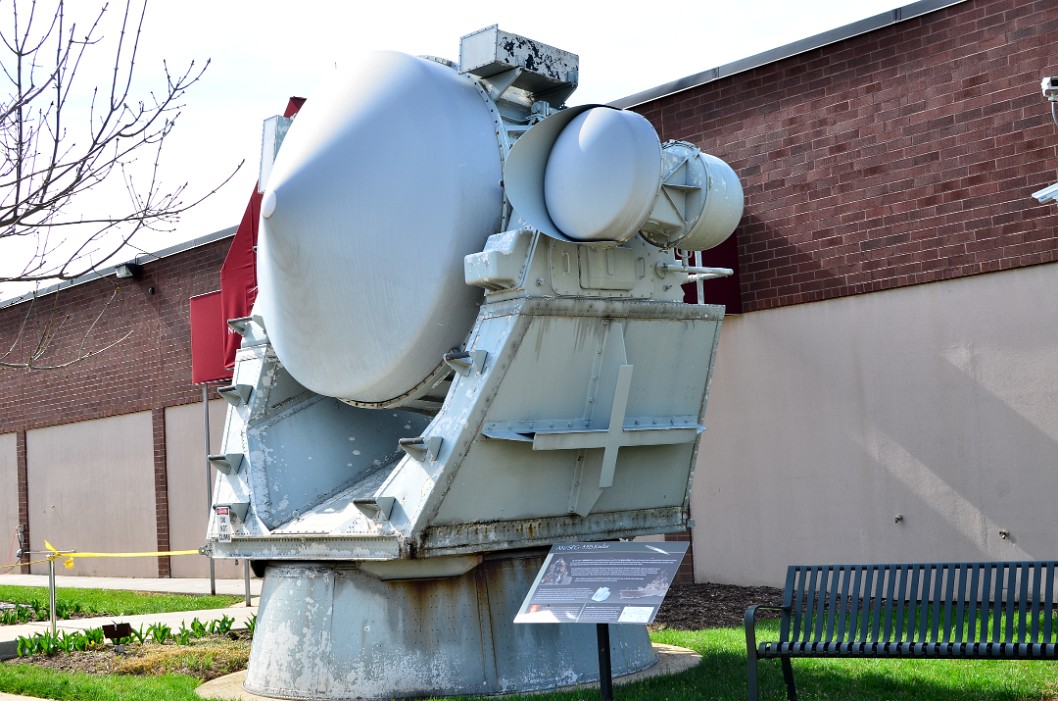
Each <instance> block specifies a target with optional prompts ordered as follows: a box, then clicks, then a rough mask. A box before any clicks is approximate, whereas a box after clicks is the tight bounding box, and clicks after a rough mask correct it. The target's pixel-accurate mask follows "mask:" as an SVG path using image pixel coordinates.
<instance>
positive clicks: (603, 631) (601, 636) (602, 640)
mask: <svg viewBox="0 0 1058 701" xmlns="http://www.w3.org/2000/svg"><path fill="white" fill-rule="evenodd" d="M595 633H596V637H597V638H598V641H599V691H600V692H601V693H600V696H601V697H602V701H613V673H612V672H611V670H610V625H609V624H608V623H597V624H596V625H595Z"/></svg>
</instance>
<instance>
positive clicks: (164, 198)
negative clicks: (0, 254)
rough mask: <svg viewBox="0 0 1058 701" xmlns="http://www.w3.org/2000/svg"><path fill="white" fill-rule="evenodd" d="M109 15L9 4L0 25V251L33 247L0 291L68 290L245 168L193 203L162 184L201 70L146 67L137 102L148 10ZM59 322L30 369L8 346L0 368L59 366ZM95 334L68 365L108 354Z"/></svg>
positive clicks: (128, 0) (52, 0)
mask: <svg viewBox="0 0 1058 701" xmlns="http://www.w3.org/2000/svg"><path fill="white" fill-rule="evenodd" d="M116 5H117V6H116V7H113V8H112V7H111V5H110V4H109V3H107V4H103V5H102V6H99V7H98V9H92V10H88V11H87V14H86V9H85V8H86V6H88V2H78V3H76V4H74V3H67V2H66V1H65V0H11V5H10V7H11V13H10V17H9V18H7V19H4V18H0V242H2V241H3V240H4V239H11V240H15V239H18V240H19V241H22V242H29V243H30V250H29V251H28V252H27V253H26V258H25V260H22V259H21V258H20V261H19V267H18V269H17V270H7V271H3V272H0V283H5V282H31V283H32V282H45V281H52V282H58V281H63V280H72V279H76V278H79V277H81V276H83V275H85V274H87V273H90V272H92V271H94V270H97V269H99V268H101V267H105V266H107V265H108V264H112V262H113V260H114V257H115V256H117V255H118V254H119V253H121V252H122V251H123V250H127V248H126V247H127V246H128V245H129V243H130V241H131V240H132V239H133V237H135V236H136V235H137V234H140V233H142V232H145V231H172V230H173V229H174V228H175V225H176V223H177V222H178V220H179V218H180V215H181V214H183V213H184V212H186V211H188V210H189V209H191V208H192V207H195V206H196V205H198V204H199V203H201V202H202V201H203V200H205V199H207V198H208V197H210V196H212V195H213V194H215V193H216V192H217V190H218V189H219V188H220V187H223V185H225V184H226V183H227V182H229V181H230V180H231V178H232V177H233V176H234V175H235V172H237V171H238V170H239V168H240V167H241V166H242V164H241V163H240V164H239V165H238V166H236V167H235V168H234V170H233V172H232V173H231V174H230V175H229V176H228V177H227V178H226V179H225V180H224V181H223V182H221V183H219V184H218V185H216V186H215V187H213V188H211V189H210V190H209V191H208V192H206V193H204V194H202V195H201V196H193V197H189V196H188V184H187V182H182V183H178V184H176V185H172V184H167V183H164V182H163V180H162V178H161V173H162V160H163V158H162V157H163V153H164V146H165V143H166V139H167V137H168V136H169V135H170V134H171V133H172V130H173V128H174V126H175V125H176V122H177V120H178V119H179V117H180V115H181V111H182V109H183V108H184V106H185V103H184V100H185V97H186V94H187V91H188V90H189V89H190V88H191V87H192V86H194V85H195V84H196V83H198V82H199V80H200V79H201V78H202V75H203V73H204V71H205V70H206V69H207V68H208V67H209V61H208V60H207V61H205V63H200V64H196V62H194V61H191V62H190V63H189V64H188V65H187V66H185V67H183V68H180V69H177V70H172V68H171V66H170V65H169V63H168V62H167V61H162V63H161V65H160V66H157V67H148V69H147V70H148V71H149V72H150V73H151V74H152V76H153V78H154V79H155V88H154V89H153V90H148V91H146V93H145V94H135V91H136V90H137V86H139V85H142V79H141V77H140V73H141V72H144V71H143V68H144V67H141V66H140V65H139V54H140V48H141V46H142V45H143V43H144V42H145V41H146V39H145V37H144V34H143V30H144V20H145V17H146V12H147V0H117V3H116ZM0 12H2V10H0ZM78 18H86V19H85V21H83V22H81V21H78ZM100 61H102V62H103V65H105V66H106V69H105V72H101V71H100V70H98V68H95V67H96V66H99V65H100ZM119 183H120V185H119ZM103 188H106V189H103ZM104 192H105V193H106V194H107V197H106V207H107V208H109V209H103V205H102V204H101V202H102V200H103V199H104V198H103V197H102V196H101V193H104ZM121 193H124V196H125V199H124V204H122V199H121V197H120V195H121ZM114 194H117V195H119V197H118V198H114V197H113V195H114ZM109 306H110V305H109V303H108V304H107V308H109ZM97 321H98V319H97ZM63 323H64V321H63V320H59V319H53V320H52V322H50V323H49V324H47V325H45V327H44V328H42V329H40V330H39V333H40V336H39V338H38V339H37V343H35V344H32V345H33V347H34V350H33V351H32V352H31V353H30V356H29V357H28V358H13V357H12V353H13V349H14V348H15V347H20V348H21V347H24V346H23V345H21V343H20V342H19V341H18V340H17V339H16V343H15V345H14V346H12V348H11V349H9V350H8V351H7V352H6V353H3V354H0V368H4V367H15V368H38V369H41V368H44V367H65V366H66V365H63V364H59V365H55V366H51V365H45V364H42V360H41V359H42V357H43V356H44V354H45V353H47V352H48V350H49V349H50V348H51V347H52V345H53V344H54V342H55V338H56V334H57V333H58V332H59V330H60V329H61V328H62V326H63ZM93 329H95V323H93V324H91V325H90V326H89V327H88V331H87V333H86V335H85V337H84V338H82V339H81V345H80V348H79V352H78V354H77V359H76V360H73V361H71V363H72V362H80V361H81V360H84V359H86V358H90V357H92V356H93V355H95V354H97V353H99V352H102V351H103V350H106V349H107V348H109V347H111V346H112V345H113V343H111V344H107V345H106V346H105V347H104V348H101V349H94V350H93V349H90V346H89V343H88V340H89V339H88V335H87V334H91V333H92V331H93ZM25 332H27V329H26V327H25V326H23V330H22V332H20V338H21V334H22V333H25ZM119 342H120V341H119ZM68 364H69V363H67V365H68Z"/></svg>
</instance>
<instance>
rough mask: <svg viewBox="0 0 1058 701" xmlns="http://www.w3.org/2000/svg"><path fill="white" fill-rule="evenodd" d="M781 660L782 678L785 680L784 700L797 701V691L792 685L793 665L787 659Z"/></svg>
mask: <svg viewBox="0 0 1058 701" xmlns="http://www.w3.org/2000/svg"><path fill="white" fill-rule="evenodd" d="M781 659H782V678H783V679H785V680H786V698H788V699H789V700H790V701H797V689H796V687H794V683H793V665H791V664H790V658H789V657H783V658H781Z"/></svg>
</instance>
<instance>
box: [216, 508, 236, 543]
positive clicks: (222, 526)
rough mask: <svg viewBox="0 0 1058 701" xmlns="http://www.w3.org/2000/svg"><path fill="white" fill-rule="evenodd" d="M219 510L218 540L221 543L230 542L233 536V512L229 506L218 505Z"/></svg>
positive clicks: (217, 509)
mask: <svg viewBox="0 0 1058 701" xmlns="http://www.w3.org/2000/svg"><path fill="white" fill-rule="evenodd" d="M216 511H217V534H218V537H217V540H219V541H220V542H221V543H230V542H231V536H232V527H231V513H230V512H229V510H228V507H227V506H218V507H216Z"/></svg>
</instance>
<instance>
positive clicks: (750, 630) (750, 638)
mask: <svg viewBox="0 0 1058 701" xmlns="http://www.w3.org/2000/svg"><path fill="white" fill-rule="evenodd" d="M758 611H778V612H780V613H781V614H782V615H783V618H785V617H787V616H789V615H790V607H789V606H765V605H764V604H755V605H753V606H750V607H749V608H748V609H746V649H747V650H748V652H749V654H750V656H755V653H756V651H757V630H756V627H757V612H758Z"/></svg>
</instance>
